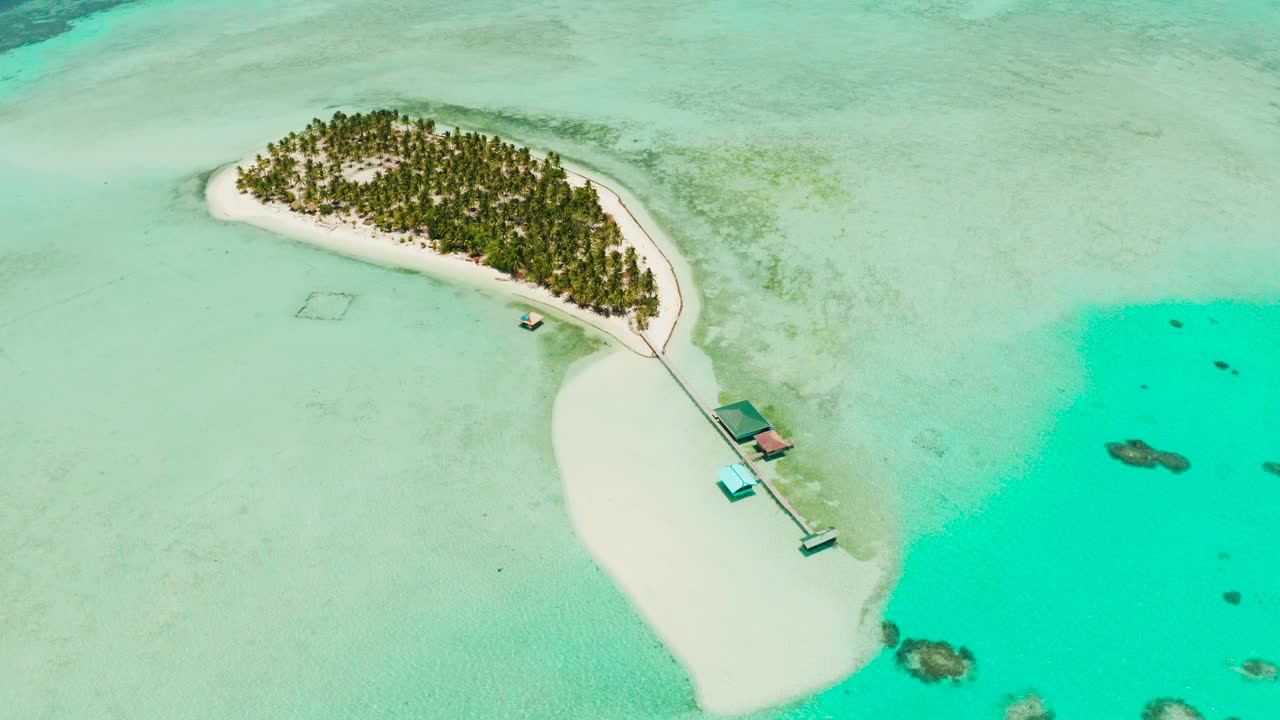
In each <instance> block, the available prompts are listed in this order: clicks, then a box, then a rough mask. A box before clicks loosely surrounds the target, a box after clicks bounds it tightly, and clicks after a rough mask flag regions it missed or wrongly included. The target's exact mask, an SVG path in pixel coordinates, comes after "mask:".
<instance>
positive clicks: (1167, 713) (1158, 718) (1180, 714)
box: [1142, 697, 1204, 720]
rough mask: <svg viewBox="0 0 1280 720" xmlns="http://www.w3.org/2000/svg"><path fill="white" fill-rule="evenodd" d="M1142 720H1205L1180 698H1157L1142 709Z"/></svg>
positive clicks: (1197, 711)
mask: <svg viewBox="0 0 1280 720" xmlns="http://www.w3.org/2000/svg"><path fill="white" fill-rule="evenodd" d="M1142 720H1204V716H1203V715H1201V714H1200V711H1199V710H1196V709H1195V708H1193V707H1191V705H1189V704H1187V702H1186V701H1185V700H1182V699H1180V698H1169V697H1166V698H1156V699H1155V700H1152V701H1151V702H1149V703H1147V706H1146V707H1144V708H1142Z"/></svg>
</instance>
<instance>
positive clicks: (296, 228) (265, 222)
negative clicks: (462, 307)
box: [205, 161, 683, 357]
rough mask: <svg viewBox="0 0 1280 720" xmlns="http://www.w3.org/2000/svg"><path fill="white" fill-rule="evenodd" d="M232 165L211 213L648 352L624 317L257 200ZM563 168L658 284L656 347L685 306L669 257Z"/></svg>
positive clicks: (613, 200) (462, 261)
mask: <svg viewBox="0 0 1280 720" xmlns="http://www.w3.org/2000/svg"><path fill="white" fill-rule="evenodd" d="M246 162H249V161H246ZM236 167H237V166H234V165H232V166H228V167H226V168H223V169H222V170H219V171H218V172H217V173H216V174H215V175H214V176H213V177H212V178H211V179H210V181H209V185H208V187H207V188H206V190H205V197H206V199H207V201H208V204H209V212H210V213H211V214H212V215H213V216H214V217H216V218H218V219H219V220H229V221H236V222H244V223H248V224H250V225H255V226H257V227H260V228H263V229H265V230H270V231H272V232H277V233H280V234H282V235H285V236H287V237H289V238H291V239H294V240H297V241H299V242H305V243H307V244H310V245H315V246H318V247H322V248H325V249H326V250H331V251H333V252H336V253H340V254H342V255H346V256H348V257H353V258H357V259H359V260H364V261H367V262H371V263H375V264H378V265H385V266H387V267H397V268H404V269H407V270H415V271H418V272H422V273H426V274H428V275H433V276H436V277H439V278H443V279H446V280H450V281H453V282H459V283H463V284H466V285H471V286H474V287H480V288H484V289H487V290H491V291H497V292H500V293H504V294H507V295H510V296H512V297H516V298H519V299H521V300H526V301H529V302H530V303H533V304H534V305H537V306H540V309H544V310H546V309H550V310H553V311H556V312H558V313H560V314H562V315H565V316H568V317H570V318H573V319H574V320H576V321H578V322H579V323H581V324H583V325H585V326H588V327H591V328H594V329H596V330H598V331H600V332H602V333H604V334H606V335H608V336H610V337H612V338H613V339H615V340H617V341H618V342H619V343H621V344H622V345H623V346H625V347H626V348H628V349H630V350H632V351H633V352H636V353H639V354H641V355H644V356H646V357H651V356H652V353H651V352H650V350H649V348H648V346H646V345H645V343H644V341H643V340H642V339H641V338H640V336H639V335H638V334H637V332H636V330H635V329H634V328H633V327H632V325H631V323H630V322H629V321H628V319H627V318H625V317H606V316H604V315H600V314H598V313H595V312H592V311H590V310H587V309H585V308H582V307H579V306H577V305H574V304H573V303H570V302H568V301H566V300H564V299H563V298H559V297H556V296H555V295H553V294H552V293H551V292H550V291H549V290H547V289H545V288H541V287H538V286H536V285H533V284H532V283H527V282H521V281H519V280H516V279H514V278H511V277H508V276H506V275H503V274H502V273H500V272H498V271H497V270H494V269H493V268H489V267H485V266H483V265H478V264H476V263H473V262H471V261H469V260H467V259H466V258H464V257H462V256H460V255H441V254H440V253H437V252H434V251H433V250H431V249H430V248H422V247H419V246H417V245H414V244H412V243H401V242H400V237H399V236H397V235H395V234H392V233H384V232H381V231H379V230H377V229H375V228H372V227H370V226H366V225H361V224H354V225H353V224H349V223H344V222H342V221H339V220H332V219H321V218H319V217H316V216H311V215H302V214H299V213H296V212H293V211H291V210H289V209H288V208H287V207H285V206H283V205H276V204H265V203H262V202H260V201H259V200H257V199H256V198H254V197H253V196H252V195H248V194H245V193H241V192H240V191H238V190H237V189H236ZM566 171H567V172H568V173H569V183H570V184H571V185H584V184H586V182H587V181H588V180H592V181H593V184H595V185H596V189H597V192H598V193H599V196H600V205H601V207H602V208H603V209H604V211H605V212H607V213H608V214H609V215H611V216H612V217H613V218H614V220H615V221H616V222H617V223H618V226H619V227H620V228H621V230H622V235H623V239H624V241H625V242H626V243H627V244H630V245H632V246H634V247H635V248H636V253H637V254H638V255H639V256H640V258H641V259H642V262H643V263H645V264H646V265H647V266H648V267H649V268H650V269H651V270H652V271H653V275H654V280H655V281H656V284H657V287H658V314H657V316H655V317H653V318H651V319H650V321H649V328H648V330H646V331H645V334H646V336H647V337H648V338H649V340H650V341H651V342H653V344H654V345H655V346H657V347H663V346H665V345H666V343H667V341H668V340H669V339H670V337H671V334H672V332H674V330H675V327H676V323H677V322H678V321H679V319H680V311H681V307H682V304H683V301H682V298H681V293H680V286H679V282H678V280H677V279H676V275H675V270H674V269H673V267H672V265H671V263H670V261H668V260H667V258H666V257H665V256H664V255H663V251H662V249H660V248H659V247H658V244H657V243H656V242H654V241H653V239H652V238H651V237H650V236H649V234H648V233H646V232H645V231H644V228H642V227H641V226H640V223H639V222H638V221H637V220H636V219H635V217H634V216H632V214H631V212H630V211H629V210H628V209H627V207H626V205H625V203H623V201H622V199H621V198H620V197H618V196H617V195H616V194H615V193H614V192H613V191H611V190H609V189H608V188H607V187H606V186H603V185H601V184H599V183H598V182H596V181H594V179H593V178H588V177H587V176H585V175H583V174H582V173H581V172H578V171H572V170H569V168H566Z"/></svg>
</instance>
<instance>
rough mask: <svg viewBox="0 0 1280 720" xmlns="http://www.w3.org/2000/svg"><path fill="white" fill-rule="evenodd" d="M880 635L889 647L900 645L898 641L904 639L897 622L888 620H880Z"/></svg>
mask: <svg viewBox="0 0 1280 720" xmlns="http://www.w3.org/2000/svg"><path fill="white" fill-rule="evenodd" d="M880 635H881V638H882V639H883V640H884V646H885V647H887V648H896V647H898V642H899V641H900V640H902V631H901V630H899V629H898V625H897V623H891V622H889V621H888V620H883V621H881V622H880Z"/></svg>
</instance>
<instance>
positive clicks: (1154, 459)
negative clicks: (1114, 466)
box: [1107, 440, 1191, 474]
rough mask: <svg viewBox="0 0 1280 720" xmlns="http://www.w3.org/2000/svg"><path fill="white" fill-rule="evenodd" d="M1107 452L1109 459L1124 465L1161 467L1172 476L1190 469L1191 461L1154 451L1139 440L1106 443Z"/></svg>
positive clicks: (1174, 454) (1173, 454)
mask: <svg viewBox="0 0 1280 720" xmlns="http://www.w3.org/2000/svg"><path fill="white" fill-rule="evenodd" d="M1107 452H1108V453H1110V455H1111V457H1113V458H1115V459H1116V460H1119V461H1120V462H1122V463H1124V464H1125V465H1132V466H1134V467H1143V468H1153V467H1156V466H1163V467H1165V468H1168V470H1169V471H1170V472H1173V473H1174V474H1177V473H1181V472H1185V471H1186V470H1188V469H1190V468H1191V461H1190V460H1187V459H1186V458H1185V457H1183V456H1181V455H1179V454H1177V453H1171V452H1166V451H1164V450H1156V449H1155V448H1153V447H1151V446H1150V445H1148V444H1146V443H1144V442H1142V441H1141V440H1128V441H1126V442H1122V443H1118V442H1112V443H1107Z"/></svg>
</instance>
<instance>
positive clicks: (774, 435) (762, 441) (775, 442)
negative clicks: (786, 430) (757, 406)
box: [756, 430, 795, 455]
mask: <svg viewBox="0 0 1280 720" xmlns="http://www.w3.org/2000/svg"><path fill="white" fill-rule="evenodd" d="M756 443H757V444H759V445H760V449H761V450H762V451H764V453H765V454H766V455H772V454H774V453H779V452H782V451H783V450H786V449H787V448H790V447H791V446H792V445H794V444H795V443H793V442H791V441H790V440H787V439H786V438H784V437H782V436H781V435H779V434H778V431H777V430H765V431H764V432H762V433H760V434H759V435H756Z"/></svg>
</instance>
